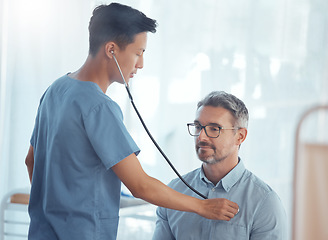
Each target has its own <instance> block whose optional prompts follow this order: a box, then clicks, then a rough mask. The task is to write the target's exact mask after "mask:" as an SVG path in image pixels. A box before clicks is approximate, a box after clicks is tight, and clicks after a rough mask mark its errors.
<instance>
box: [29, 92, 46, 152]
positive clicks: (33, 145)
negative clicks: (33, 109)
mask: <svg viewBox="0 0 328 240" xmlns="http://www.w3.org/2000/svg"><path fill="white" fill-rule="evenodd" d="M48 89H49V87H48V88H47V90H46V91H45V92H44V93H43V95H42V97H41V98H40V103H39V107H38V111H37V115H36V118H35V123H34V128H33V132H32V136H31V139H30V144H31V145H32V147H33V148H35V145H36V140H37V139H36V137H37V134H38V130H39V116H40V107H41V104H42V101H43V98H44V96H45V95H46V93H47V92H48Z"/></svg>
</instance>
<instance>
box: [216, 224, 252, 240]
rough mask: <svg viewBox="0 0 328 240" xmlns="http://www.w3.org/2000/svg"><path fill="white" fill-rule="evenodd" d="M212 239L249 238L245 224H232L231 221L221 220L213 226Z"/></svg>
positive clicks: (240, 239)
mask: <svg viewBox="0 0 328 240" xmlns="http://www.w3.org/2000/svg"><path fill="white" fill-rule="evenodd" d="M212 229H214V231H211V238H210V239H218V240H221V239H222V240H236V239H238V240H244V239H249V237H248V235H247V229H246V227H245V226H241V225H237V224H232V223H230V222H225V221H220V222H219V223H216V224H215V226H214V227H213V228H212Z"/></svg>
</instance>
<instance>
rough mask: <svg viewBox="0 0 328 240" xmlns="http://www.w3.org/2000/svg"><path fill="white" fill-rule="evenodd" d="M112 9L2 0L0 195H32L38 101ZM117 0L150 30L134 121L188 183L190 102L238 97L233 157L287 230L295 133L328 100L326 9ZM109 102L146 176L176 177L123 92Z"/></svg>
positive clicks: (282, 1)
mask: <svg viewBox="0 0 328 240" xmlns="http://www.w3.org/2000/svg"><path fill="white" fill-rule="evenodd" d="M110 2H111V1H98V0H69V1H67V0H30V1H25V0H0V37H1V45H0V197H2V196H4V195H5V194H6V193H7V192H9V191H11V190H12V189H16V188H29V180H28V175H27V170H26V167H25V163H24V160H25V156H26V154H27V150H28V147H29V140H30V136H31V133H32V130H33V126H34V120H35V115H36V111H37V108H38V104H39V99H40V97H41V95H42V94H43V92H44V91H45V90H46V88H47V87H48V86H49V85H50V84H51V83H52V82H53V81H54V80H55V79H57V78H59V77H60V76H62V75H64V74H66V73H68V72H73V71H76V70H77V69H78V68H79V67H80V66H81V65H82V64H83V63H84V61H85V59H86V57H87V54H88V23H89V20H90V17H91V14H92V10H93V9H94V7H95V6H97V5H99V4H108V3H110ZM116 2H119V3H123V4H127V5H130V6H132V7H134V8H137V9H138V10H141V11H142V12H144V13H145V14H146V15H147V16H148V17H151V18H154V19H156V20H157V22H158V28H157V33H155V34H148V46H147V50H146V52H145V54H144V69H142V70H140V71H138V74H137V75H136V76H135V77H134V78H133V79H132V80H131V83H130V84H131V91H132V95H133V96H134V102H135V104H136V105H137V107H138V108H139V111H140V113H141V115H142V116H143V117H144V120H145V122H146V124H147V125H148V127H149V129H150V131H151V132H152V134H153V136H154V138H155V139H157V140H158V143H159V144H160V145H161V147H162V149H163V150H164V151H165V152H166V154H167V155H168V156H169V158H170V159H171V161H172V162H173V164H174V165H175V166H176V168H177V169H178V170H179V171H180V172H181V174H184V173H187V172H189V171H190V170H193V169H195V168H197V167H200V165H201V163H200V161H199V160H198V159H197V157H196V155H195V151H194V142H193V138H192V137H190V136H189V134H188V132H187V127H186V123H187V122H192V121H193V120H194V117H195V111H196V104H197V102H198V101H199V100H200V99H201V98H203V97H204V96H205V95H206V94H208V93H209V92H210V91H213V90H224V91H226V92H229V93H232V94H234V95H236V96H237V97H239V98H240V99H242V100H243V101H244V102H245V104H246V106H247V107H248V110H249V113H250V121H249V130H248V136H247V139H246V141H245V143H244V144H243V145H242V146H241V149H240V157H241V158H242V159H243V161H244V163H245V165H246V167H247V168H248V169H249V170H250V171H252V172H253V173H255V174H256V175H257V176H258V177H260V178H261V179H262V180H264V181H265V182H266V183H268V184H269V185H270V186H271V187H272V188H273V189H274V190H275V191H276V192H277V193H278V195H279V196H280V198H281V200H282V202H283V205H284V207H285V209H286V213H287V217H288V223H289V229H290V228H291V221H292V198H293V196H292V187H293V166H294V163H293V161H294V160H293V157H294V144H295V131H296V126H297V123H298V121H299V119H300V117H301V115H302V114H303V113H304V111H306V110H307V109H309V108H310V107H312V106H314V105H318V104H324V103H328V67H327V66H328V2H327V1H326V0H231V1H224V0H204V1H200V0H179V1H167V0H156V1H154V0H125V1H116ZM107 94H108V95H109V96H110V97H111V98H112V99H113V100H115V101H116V102H118V103H119V104H120V106H121V108H122V110H123V112H124V120H125V124H126V126H127V127H128V129H129V131H130V133H131V135H132V136H133V138H134V139H135V141H136V142H137V144H138V145H139V147H140V148H141V150H142V151H141V153H140V155H139V159H140V161H141V163H142V166H143V167H144V169H145V171H146V172H147V173H148V174H149V175H151V176H153V177H155V178H158V179H159V180H161V181H163V182H164V183H168V182H169V181H170V180H171V179H172V178H175V177H176V176H175V175H174V173H173V171H172V170H171V169H170V168H169V166H168V165H167V164H166V162H165V160H164V159H163V158H162V157H161V156H160V154H159V153H158V152H157V150H156V149H155V147H154V146H153V145H152V143H151V141H150V140H149V139H148V138H147V136H146V133H145V132H144V130H143V128H142V126H141V124H140V123H139V120H138V118H137V116H136V114H135V113H134V111H133V109H132V107H131V105H130V103H129V99H128V97H127V94H126V92H125V88H124V86H122V85H118V84H116V85H115V84H113V85H112V86H110V88H109V90H108V92H107ZM132 211H133V210H132ZM150 214H152V213H150ZM147 222H148V223H147V224H145V223H142V222H140V221H134V220H133V219H132V218H131V219H130V220H129V219H125V220H124V221H122V223H121V224H125V225H124V226H127V227H126V228H124V226H123V227H122V226H121V225H120V227H121V228H120V229H124V232H125V234H126V235H128V234H129V232H130V233H133V234H134V236H139V235H136V234H141V235H140V238H135V239H149V238H150V237H149V236H151V233H152V229H153V227H154V224H155V222H153V221H147ZM120 231H121V230H119V232H120ZM137 232H142V233H137ZM121 234H122V237H119V238H118V239H124V237H123V233H121ZM142 234H144V235H142ZM147 234H148V235H147ZM290 234H291V231H290V232H289V235H290ZM126 239H128V237H127V238H126Z"/></svg>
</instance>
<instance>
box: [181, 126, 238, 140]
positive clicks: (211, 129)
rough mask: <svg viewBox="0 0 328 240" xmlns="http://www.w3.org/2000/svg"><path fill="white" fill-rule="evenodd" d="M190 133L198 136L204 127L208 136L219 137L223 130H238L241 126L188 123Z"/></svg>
mask: <svg viewBox="0 0 328 240" xmlns="http://www.w3.org/2000/svg"><path fill="white" fill-rule="evenodd" d="M187 126H188V131H189V134H190V135H191V136H193V137H198V136H199V135H200V132H201V131H202V129H204V130H205V134H206V136H208V137H209V138H218V137H219V136H220V132H221V130H222V129H223V130H238V129H240V127H235V128H224V127H220V126H218V125H213V124H210V125H206V126H203V125H201V124H200V123H187Z"/></svg>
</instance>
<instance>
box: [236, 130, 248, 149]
mask: <svg viewBox="0 0 328 240" xmlns="http://www.w3.org/2000/svg"><path fill="white" fill-rule="evenodd" d="M236 136H237V138H236V141H237V145H240V144H242V143H243V142H244V141H245V139H246V136H247V129H246V128H241V129H238V130H237V133H236Z"/></svg>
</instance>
